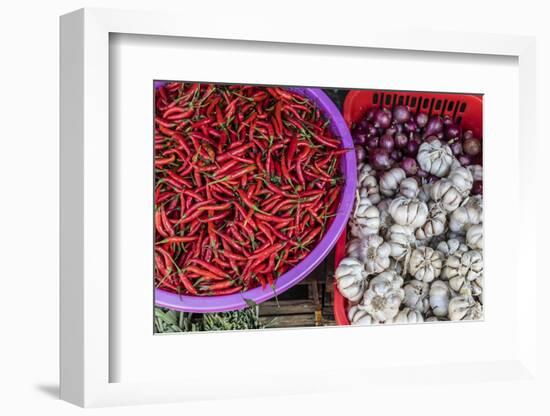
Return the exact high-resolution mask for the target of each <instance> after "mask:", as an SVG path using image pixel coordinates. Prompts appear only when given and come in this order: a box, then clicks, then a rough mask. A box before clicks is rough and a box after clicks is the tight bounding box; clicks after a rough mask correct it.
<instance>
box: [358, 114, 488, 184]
mask: <svg viewBox="0 0 550 416" xmlns="http://www.w3.org/2000/svg"><path fill="white" fill-rule="evenodd" d="M352 135H353V140H354V142H355V150H356V154H357V161H358V163H360V162H365V163H368V164H369V165H371V166H372V167H373V168H374V169H375V170H376V171H377V173H378V175H380V174H381V173H383V172H385V171H387V170H389V169H391V168H393V167H400V168H401V169H403V170H404V171H405V173H406V174H407V176H409V177H410V176H412V177H415V178H416V179H417V180H418V182H419V183H420V184H421V183H430V182H433V181H434V180H436V179H437V178H436V177H434V176H433V175H430V174H429V173H427V172H425V171H423V170H422V169H420V167H419V166H418V163H417V161H416V156H417V154H418V149H419V148H420V145H421V144H422V143H423V142H431V141H434V140H440V141H441V142H442V143H444V144H446V145H448V146H449V147H450V148H451V151H452V153H453V155H454V157H455V158H456V159H457V160H458V161H459V162H460V164H461V165H462V166H470V165H481V164H482V163H481V162H482V161H481V155H482V153H483V149H482V140H481V139H480V138H477V137H474V134H473V132H472V131H471V130H464V129H463V128H462V126H460V125H459V124H457V123H455V122H454V121H453V120H452V118H451V117H449V116H443V117H441V116H439V115H432V116H429V115H428V114H426V113H422V112H419V113H414V112H412V111H410V110H409V108H408V107H406V106H404V105H398V106H396V107H394V108H393V109H391V110H390V109H387V108H372V109H370V110H369V111H367V112H366V114H365V116H364V117H363V118H362V119H361V120H360V121H359V122H357V123H355V124H354V126H353V128H352ZM482 189H483V184H482V183H481V182H479V183H476V184H475V186H474V193H476V194H479V193H481V190H482Z"/></svg>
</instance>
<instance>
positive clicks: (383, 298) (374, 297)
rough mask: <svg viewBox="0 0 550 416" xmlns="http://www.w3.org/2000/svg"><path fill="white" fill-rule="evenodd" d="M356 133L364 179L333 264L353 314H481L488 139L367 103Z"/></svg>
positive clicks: (358, 320)
mask: <svg viewBox="0 0 550 416" xmlns="http://www.w3.org/2000/svg"><path fill="white" fill-rule="evenodd" d="M352 134H353V138H354V142H355V151H356V155H357V163H358V166H357V171H358V181H357V186H358V187H357V195H356V201H355V208H354V211H353V213H352V218H351V219H350V221H349V226H348V236H347V246H346V256H345V257H344V258H343V259H342V260H341V261H340V262H339V264H338V266H337V268H336V270H335V279H336V284H337V287H338V290H339V292H340V293H341V295H342V296H344V297H345V298H346V299H347V300H348V302H347V316H348V319H349V321H350V323H351V324H355V325H372V324H381V323H417V322H424V321H438V320H466V319H481V318H482V316H483V195H482V191H483V169H482V147H483V146H482V140H481V138H480V137H474V135H473V132H472V131H470V130H464V129H463V128H462V126H461V125H460V124H457V123H455V122H454V121H453V119H452V118H450V117H447V116H444V117H441V116H438V115H432V116H429V115H428V114H425V113H423V112H418V113H414V112H413V111H411V110H410V109H409V108H408V107H406V106H404V105H398V106H394V107H393V108H391V109H388V108H380V107H375V108H371V109H369V110H368V111H367V112H366V113H365V114H364V116H363V118H362V119H361V120H360V121H359V122H357V123H355V124H354V125H353V126H352Z"/></svg>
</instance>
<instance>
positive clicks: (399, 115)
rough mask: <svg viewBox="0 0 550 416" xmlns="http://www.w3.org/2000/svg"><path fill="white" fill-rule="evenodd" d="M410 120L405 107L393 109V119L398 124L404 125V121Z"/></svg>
mask: <svg viewBox="0 0 550 416" xmlns="http://www.w3.org/2000/svg"><path fill="white" fill-rule="evenodd" d="M410 118H411V113H410V112H409V109H408V108H407V107H405V106H404V105H398V106H397V107H394V109H393V119H394V120H395V121H397V122H398V123H404V122H406V121H409V119H410Z"/></svg>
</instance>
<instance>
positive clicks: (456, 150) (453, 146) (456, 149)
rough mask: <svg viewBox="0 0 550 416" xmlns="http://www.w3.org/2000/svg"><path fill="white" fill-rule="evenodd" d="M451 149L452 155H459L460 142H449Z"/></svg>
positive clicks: (460, 152)
mask: <svg viewBox="0 0 550 416" xmlns="http://www.w3.org/2000/svg"><path fill="white" fill-rule="evenodd" d="M451 151H452V152H453V155H455V156H459V155H461V154H462V143H460V142H454V143H453V144H451Z"/></svg>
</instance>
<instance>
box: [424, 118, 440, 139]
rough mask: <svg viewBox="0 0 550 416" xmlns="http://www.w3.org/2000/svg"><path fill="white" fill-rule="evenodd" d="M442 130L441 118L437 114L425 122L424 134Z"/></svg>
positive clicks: (436, 132) (433, 133)
mask: <svg viewBox="0 0 550 416" xmlns="http://www.w3.org/2000/svg"><path fill="white" fill-rule="evenodd" d="M442 131H443V120H442V119H441V117H439V116H432V117H430V119H429V120H428V124H426V129H425V130H424V136H431V135H437V134H439V133H441V132H442Z"/></svg>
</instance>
